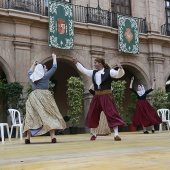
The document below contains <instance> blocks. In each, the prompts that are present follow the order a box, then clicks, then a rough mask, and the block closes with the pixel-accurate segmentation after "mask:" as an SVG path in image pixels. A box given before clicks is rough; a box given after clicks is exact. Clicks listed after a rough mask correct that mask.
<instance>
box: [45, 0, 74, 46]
mask: <svg viewBox="0 0 170 170" xmlns="http://www.w3.org/2000/svg"><path fill="white" fill-rule="evenodd" d="M48 9H49V13H48V16H49V37H48V45H49V47H55V48H61V49H74V23H73V6H72V5H71V4H69V3H63V2H56V1H50V0H49V4H48Z"/></svg>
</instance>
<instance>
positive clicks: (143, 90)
mask: <svg viewBox="0 0 170 170" xmlns="http://www.w3.org/2000/svg"><path fill="white" fill-rule="evenodd" d="M140 86H141V90H137V93H138V95H139V96H142V95H143V94H144V93H145V87H144V86H143V85H142V84H141V85H140Z"/></svg>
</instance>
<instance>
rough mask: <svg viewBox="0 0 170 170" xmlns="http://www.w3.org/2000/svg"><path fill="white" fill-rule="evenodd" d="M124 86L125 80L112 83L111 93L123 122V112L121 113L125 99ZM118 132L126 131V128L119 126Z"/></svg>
mask: <svg viewBox="0 0 170 170" xmlns="http://www.w3.org/2000/svg"><path fill="white" fill-rule="evenodd" d="M125 84H126V81H125V80H123V81H122V80H118V81H112V84H111V86H112V93H113V98H114V99H115V100H114V101H115V104H116V107H117V109H118V111H119V113H120V115H121V117H122V119H123V120H124V116H125V115H124V111H123V99H124V97H125V95H124V94H125V89H126V87H125ZM119 131H123V132H124V131H127V126H119Z"/></svg>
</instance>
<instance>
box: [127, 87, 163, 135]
mask: <svg viewBox="0 0 170 170" xmlns="http://www.w3.org/2000/svg"><path fill="white" fill-rule="evenodd" d="M130 89H131V91H132V92H134V93H135V94H136V96H137V98H138V102H137V104H136V109H135V112H134V116H133V120H132V121H133V124H134V125H135V126H142V127H143V131H144V133H145V134H148V133H149V132H148V131H146V127H147V126H152V133H154V132H155V130H154V125H155V124H160V123H161V122H162V120H161V119H160V117H159V116H158V114H157V112H156V111H155V110H154V108H153V107H152V106H151V105H150V104H149V102H148V101H147V100H146V96H147V94H149V93H150V92H151V91H153V88H151V89H149V90H147V91H145V88H144V86H143V85H141V90H138V91H136V90H134V89H133V88H130Z"/></svg>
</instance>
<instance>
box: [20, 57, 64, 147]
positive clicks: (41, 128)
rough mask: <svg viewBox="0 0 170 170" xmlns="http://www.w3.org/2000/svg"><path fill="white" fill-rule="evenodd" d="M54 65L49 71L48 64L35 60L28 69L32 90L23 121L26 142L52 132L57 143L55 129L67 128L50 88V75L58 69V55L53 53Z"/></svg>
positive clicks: (51, 134)
mask: <svg viewBox="0 0 170 170" xmlns="http://www.w3.org/2000/svg"><path fill="white" fill-rule="evenodd" d="M52 58H53V66H52V68H51V69H50V70H49V71H47V69H46V66H45V65H42V64H37V62H34V63H33V65H32V67H31V68H30V70H29V71H28V77H29V79H30V80H31V84H32V90H33V91H32V92H31V93H30V95H29V97H28V99H27V101H26V115H25V118H24V122H23V132H27V137H26V139H25V144H29V143H30V137H31V135H32V136H38V135H43V134H45V133H47V132H49V133H50V136H51V142H52V143H56V142H57V141H56V138H55V130H61V129H65V128H66V123H65V121H64V119H63V117H62V116H61V114H60V112H59V110H58V107H57V105H56V102H55V100H54V97H53V95H52V94H51V92H50V91H49V90H48V88H49V80H50V77H51V76H52V75H53V74H54V72H55V71H56V69H57V61H56V55H55V54H52Z"/></svg>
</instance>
